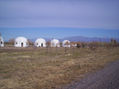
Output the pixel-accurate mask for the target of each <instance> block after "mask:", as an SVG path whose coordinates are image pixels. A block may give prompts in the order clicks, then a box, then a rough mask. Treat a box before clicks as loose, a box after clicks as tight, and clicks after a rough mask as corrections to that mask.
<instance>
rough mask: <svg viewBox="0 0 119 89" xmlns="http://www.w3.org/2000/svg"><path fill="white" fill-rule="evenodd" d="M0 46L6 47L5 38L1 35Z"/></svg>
mask: <svg viewBox="0 0 119 89" xmlns="http://www.w3.org/2000/svg"><path fill="white" fill-rule="evenodd" d="M0 47H4V40H3V38H2V36H0Z"/></svg>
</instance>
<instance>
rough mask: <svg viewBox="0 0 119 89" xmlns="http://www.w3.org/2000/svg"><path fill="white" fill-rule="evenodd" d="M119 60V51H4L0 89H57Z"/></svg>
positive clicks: (0, 65)
mask: <svg viewBox="0 0 119 89" xmlns="http://www.w3.org/2000/svg"><path fill="white" fill-rule="evenodd" d="M118 58H119V48H118V47H116V48H108V49H107V48H103V47H100V48H97V49H96V50H90V49H88V48H80V49H77V48H74V49H67V50H66V52H65V49H64V48H58V49H56V48H49V49H48V51H47V49H45V48H39V49H34V48H22V49H20V48H1V49H0V89H54V88H58V87H60V86H61V85H64V84H67V83H70V82H72V81H73V80H76V79H77V78H78V79H80V78H82V77H83V75H84V74H85V73H87V72H92V71H95V70H97V69H100V68H103V67H104V65H105V64H106V63H109V62H112V61H114V60H117V59H118Z"/></svg>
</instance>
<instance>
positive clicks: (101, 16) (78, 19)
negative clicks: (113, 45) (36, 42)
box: [0, 0, 119, 29]
mask: <svg viewBox="0 0 119 89" xmlns="http://www.w3.org/2000/svg"><path fill="white" fill-rule="evenodd" d="M118 3H119V1H117V0H90V1H89V0H51V1H48V0H1V1H0V13H1V14H0V27H76V28H106V29H119V25H118V24H119V11H118V8H119V4H118Z"/></svg>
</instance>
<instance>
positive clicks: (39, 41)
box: [35, 38, 46, 43]
mask: <svg viewBox="0 0 119 89" xmlns="http://www.w3.org/2000/svg"><path fill="white" fill-rule="evenodd" d="M36 42H37V43H41V42H42V43H46V41H45V39H43V38H38V39H37V40H36V41H35V43H36Z"/></svg>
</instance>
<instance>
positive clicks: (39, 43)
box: [34, 38, 46, 47]
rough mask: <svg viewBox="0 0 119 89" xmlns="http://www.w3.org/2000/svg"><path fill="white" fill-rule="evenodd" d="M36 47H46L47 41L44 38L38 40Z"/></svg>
mask: <svg viewBox="0 0 119 89" xmlns="http://www.w3.org/2000/svg"><path fill="white" fill-rule="evenodd" d="M34 45H35V46H36V47H46V41H45V39H43V38H38V39H37V40H36V41H35V43H34Z"/></svg>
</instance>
